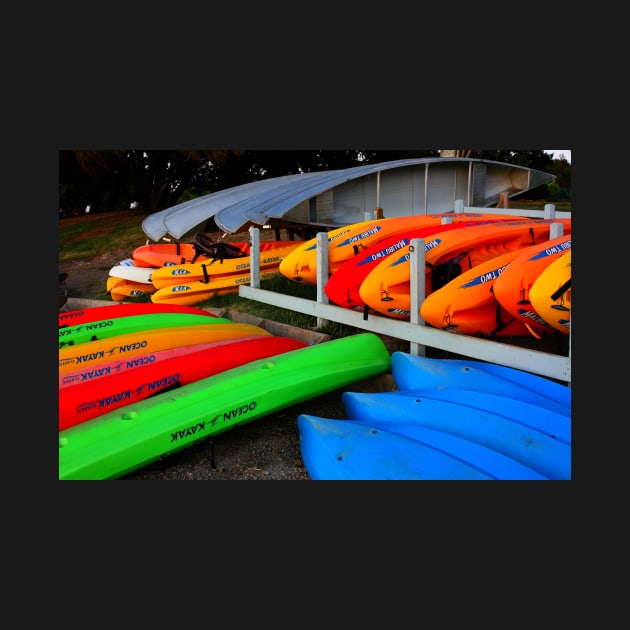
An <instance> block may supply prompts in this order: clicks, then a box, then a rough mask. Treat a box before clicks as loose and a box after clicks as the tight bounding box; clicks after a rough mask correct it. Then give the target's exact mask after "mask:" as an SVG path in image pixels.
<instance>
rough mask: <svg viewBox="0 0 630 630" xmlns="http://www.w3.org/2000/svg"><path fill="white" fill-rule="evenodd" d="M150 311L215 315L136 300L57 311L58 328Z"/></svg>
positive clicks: (180, 306)
mask: <svg viewBox="0 0 630 630" xmlns="http://www.w3.org/2000/svg"><path fill="white" fill-rule="evenodd" d="M151 313H189V314H191V315H207V316H208V317H216V315H214V314H213V313H210V312H209V311H205V310H204V309H202V308H197V307H196V306H182V305H180V304H154V303H153V302H137V303H135V304H107V305H105V306H91V307H88V308H81V309H76V310H73V311H64V312H63V313H59V328H61V327H62V326H76V325H77V324H87V323H89V322H97V321H100V320H101V319H114V318H116V317H128V316H130V315H148V314H151Z"/></svg>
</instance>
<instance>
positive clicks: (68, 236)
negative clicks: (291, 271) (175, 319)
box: [59, 200, 571, 338]
mask: <svg viewBox="0 0 630 630" xmlns="http://www.w3.org/2000/svg"><path fill="white" fill-rule="evenodd" d="M545 203H547V202H546V201H544V200H541V201H519V202H514V204H513V206H514V207H517V208H522V209H525V210H542V209H543V208H544V206H545ZM554 205H555V208H556V210H557V211H571V202H570V201H559V202H554ZM143 218H144V217H143V215H140V214H137V213H135V212H133V211H117V212H107V213H99V214H94V215H87V216H80V217H69V218H64V219H60V220H59V262H60V263H69V262H80V261H86V260H92V259H95V258H98V257H99V256H102V255H103V254H106V253H107V252H112V251H126V252H127V254H126V256H127V257H128V256H131V252H132V251H133V250H134V249H135V248H136V247H138V246H140V245H142V244H144V243H146V242H147V237H146V235H145V234H144V232H143V231H142V219H143ZM196 231H198V230H192V231H191V232H189V233H187V234H185V235H184V236H183V237H182V238H181V239H180V241H181V242H192V240H193V237H194V233H195V232H196ZM228 240H229V239H228ZM110 268H111V265H109V266H108V267H107V269H110ZM260 286H261V288H263V289H267V290H269V291H274V292H276V293H282V294H286V295H294V296H296V297H303V298H306V299H311V300H315V299H316V298H317V287H316V286H315V285H308V284H300V283H297V282H293V281H292V280H289V279H288V278H285V277H276V278H272V279H270V280H265V281H262V282H261V285H260ZM90 298H91V299H95V300H109V299H111V298H110V297H109V295H108V294H107V292H106V291H105V290H104V289H103V288H102V287H101V288H99V289H95V293H94V295H91V296H90ZM143 301H147V302H148V301H150V298H149V297H147V298H146V299H144V300H143ZM197 306H200V307H204V306H206V307H214V308H229V309H232V310H236V311H240V312H242V313H250V314H252V315H256V316H257V317H262V318H264V319H270V320H273V321H276V322H279V323H283V324H288V325H291V326H296V327H298V328H305V329H309V330H317V331H318V332H323V333H325V334H328V335H330V336H331V337H332V338H338V337H343V336H347V335H349V334H355V333H356V332H359V331H358V329H356V328H352V327H349V326H345V325H343V324H337V323H335V322H329V323H328V324H327V325H326V326H325V327H323V328H316V326H317V318H316V317H313V316H311V315H305V314H303V313H297V312H295V311H290V310H287V309H283V308H280V307H276V306H272V305H270V304H264V303H262V302H257V301H255V300H248V299H246V298H242V297H240V296H239V295H238V293H230V294H226V295H217V296H214V297H212V298H210V299H208V300H206V301H204V302H201V303H200V304H198V305H197Z"/></svg>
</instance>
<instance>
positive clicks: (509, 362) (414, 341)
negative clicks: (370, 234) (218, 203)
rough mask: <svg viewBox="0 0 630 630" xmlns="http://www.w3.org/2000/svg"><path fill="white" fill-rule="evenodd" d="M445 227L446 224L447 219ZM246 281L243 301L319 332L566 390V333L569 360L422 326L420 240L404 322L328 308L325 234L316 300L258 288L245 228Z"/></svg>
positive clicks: (549, 215) (556, 232)
mask: <svg viewBox="0 0 630 630" xmlns="http://www.w3.org/2000/svg"><path fill="white" fill-rule="evenodd" d="M457 212H485V213H495V214H498V213H501V214H514V216H516V217H525V216H527V217H538V218H544V219H554V218H570V217H571V213H570V212H556V211H555V206H554V205H553V204H546V205H545V208H544V210H526V209H516V208H514V209H506V208H496V209H495V208H476V207H465V206H464V202H463V201H462V200H457V201H456V202H455V213H457ZM444 222H445V223H450V222H451V220H450V219H449V218H446V219H445V221H444ZM249 233H250V240H251V245H250V257H251V266H250V269H251V280H250V284H249V285H241V286H240V287H239V290H238V293H239V296H240V297H244V298H247V299H251V300H256V301H258V302H263V303H265V304H271V305H273V306H277V307H279V308H285V309H288V310H291V311H296V312H299V313H303V314H305V315H312V316H314V317H316V318H317V325H318V327H321V326H323V325H325V324H326V322H328V321H332V322H337V323H339V324H344V325H346V326H352V327H354V328H359V329H362V330H366V331H369V332H373V333H376V334H381V335H387V336H390V337H394V338H396V339H403V340H405V341H408V342H409V344H410V347H409V353H410V354H415V355H421V356H425V352H426V347H431V348H438V349H441V350H444V351H446V352H451V353H454V354H459V355H464V356H468V357H471V358H474V359H478V360H480V361H488V362H490V363H496V364H499V365H504V366H507V367H512V368H515V369H520V370H525V371H527V372H531V373H533V374H539V375H541V376H546V377H549V378H553V379H556V380H558V381H563V382H565V383H566V384H567V385H568V386H570V385H571V333H570V332H569V346H568V356H563V355H558V354H551V353H548V352H541V351H539V350H533V349H528V348H521V347H520V346H515V345H512V344H508V343H502V342H497V341H492V340H490V339H479V338H477V337H473V336H469V335H457V334H454V333H451V332H448V331H444V330H439V329H436V328H432V327H429V326H426V325H425V324H424V321H423V320H422V318H421V317H420V305H421V304H422V301H423V300H424V297H425V295H426V292H425V291H426V288H425V276H424V268H425V260H424V251H425V250H424V245H425V243H424V239H421V238H416V239H412V240H411V241H410V259H409V262H410V298H411V306H410V311H411V317H410V321H408V322H407V321H403V320H398V319H393V318H388V317H385V316H378V315H370V317H369V318H367V319H366V318H364V316H363V314H362V313H360V312H357V311H352V310H350V309H347V308H343V307H342V306H336V305H334V304H330V303H329V300H328V296H327V295H326V293H325V291H324V286H325V283H326V281H327V279H328V273H327V272H328V235H327V233H326V232H318V233H317V236H316V238H317V297H316V300H308V299H305V298H299V297H295V296H291V295H286V294H283V293H277V292H275V291H269V290H266V289H261V288H260V230H259V229H258V228H256V227H250V229H249ZM562 233H563V225H562V223H551V225H550V238H555V237H557V236H561V235H562Z"/></svg>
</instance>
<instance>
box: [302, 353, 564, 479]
mask: <svg viewBox="0 0 630 630" xmlns="http://www.w3.org/2000/svg"><path fill="white" fill-rule="evenodd" d="M391 372H392V376H393V377H394V380H395V382H396V385H397V387H398V390H397V391H392V392H379V393H355V392H344V393H343V394H342V401H343V403H344V406H345V408H346V412H347V415H348V417H349V419H348V420H339V419H332V418H320V417H317V416H313V415H307V414H302V415H300V416H299V417H298V428H299V431H300V448H301V451H302V458H303V460H304V464H305V467H306V470H307V472H308V474H309V476H310V477H311V478H312V479H321V480H336V479H346V480H380V479H400V480H412V479H417V480H421V479H425V480H568V479H571V395H570V393H571V392H570V388H568V387H566V386H564V385H561V384H559V383H556V382H554V381H551V380H548V379H545V378H543V377H540V376H536V375H532V374H530V373H527V372H523V371H521V370H516V369H513V368H507V367H504V366H499V365H494V364H490V363H484V362H481V361H473V360H456V359H429V358H426V357H418V356H413V355H410V354H407V353H403V352H394V353H393V354H392V357H391Z"/></svg>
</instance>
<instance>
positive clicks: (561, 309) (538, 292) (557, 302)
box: [529, 250, 571, 335]
mask: <svg viewBox="0 0 630 630" xmlns="http://www.w3.org/2000/svg"><path fill="white" fill-rule="evenodd" d="M529 300H530V302H531V305H532V308H533V309H534V310H535V311H536V313H538V314H539V315H540V317H542V319H543V320H544V321H545V322H546V323H547V324H549V325H550V326H553V328H555V329H556V330H558V331H560V332H561V333H563V334H565V335H568V334H569V332H570V330H571V250H569V251H568V252H566V253H564V254H562V255H561V256H560V257H559V258H557V259H556V260H554V261H553V262H552V263H551V264H550V265H549V266H548V267H547V268H546V269H544V270H543V271H542V272H541V274H540V275H539V276H538V277H537V278H536V279H535V280H534V282H533V284H532V286H531V289H530V290H529Z"/></svg>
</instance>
